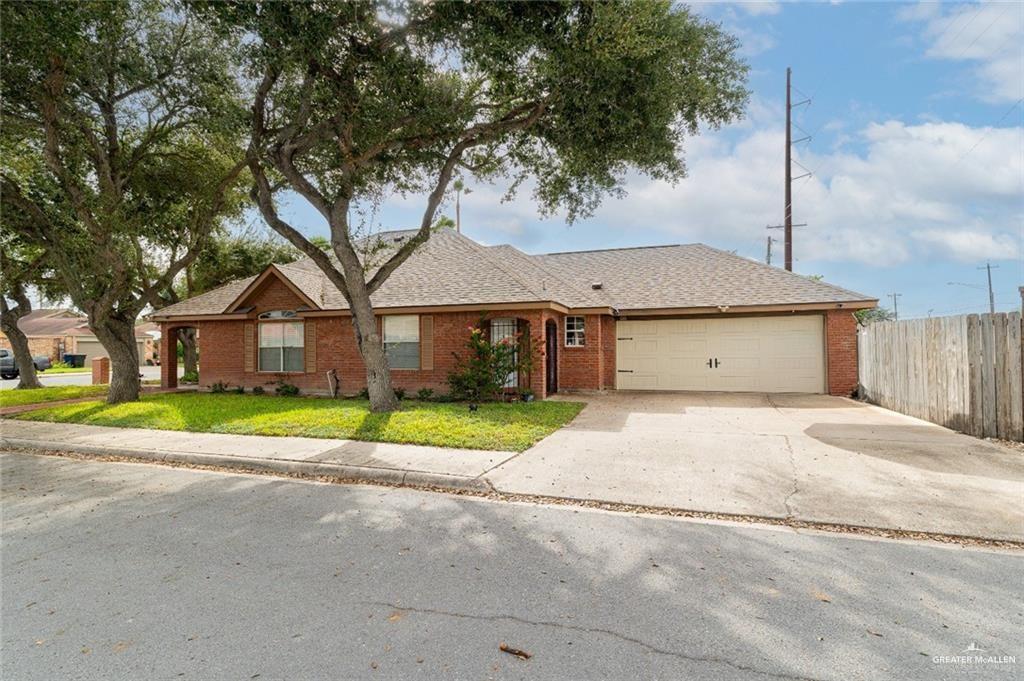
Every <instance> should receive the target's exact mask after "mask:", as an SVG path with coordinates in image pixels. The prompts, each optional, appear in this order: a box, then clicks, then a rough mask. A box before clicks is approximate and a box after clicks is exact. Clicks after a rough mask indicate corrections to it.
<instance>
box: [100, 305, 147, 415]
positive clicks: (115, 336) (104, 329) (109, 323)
mask: <svg viewBox="0 0 1024 681" xmlns="http://www.w3.org/2000/svg"><path fill="white" fill-rule="evenodd" d="M134 321H135V320H134V319H131V320H125V319H119V318H117V317H114V316H110V317H107V318H105V319H102V320H93V319H90V320H89V328H90V329H92V332H93V333H94V334H96V338H98V339H99V341H100V343H102V344H103V349H104V350H106V351H107V356H108V357H109V358H110V390H108V391H107V404H119V403H121V402H134V401H135V400H138V399H139V392H140V391H141V390H142V381H141V380H140V378H139V346H138V343H137V342H136V340H135V323H134Z"/></svg>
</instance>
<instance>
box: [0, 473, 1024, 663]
mask: <svg viewBox="0 0 1024 681" xmlns="http://www.w3.org/2000/svg"><path fill="white" fill-rule="evenodd" d="M3 462H4V475H3V476H2V479H0V482H2V491H3V496H4V499H5V507H6V512H5V516H6V518H5V526H4V543H5V550H4V552H3V555H2V559H3V571H2V574H3V587H4V591H5V593H8V594H15V595H16V597H14V598H5V599H4V603H3V614H4V622H5V624H6V626H5V631H4V650H5V652H7V653H8V655H10V654H11V652H12V651H13V650H17V651H18V657H19V658H21V662H20V664H22V665H25V668H26V669H32V668H34V669H37V670H44V669H47V668H49V667H50V666H51V665H52V664H54V663H53V660H57V659H70V658H74V659H76V660H77V662H76V665H77V666H78V669H79V671H80V673H81V674H82V675H83V676H89V677H92V678H103V677H109V676H116V675H119V674H120V675H123V674H125V673H126V670H135V671H136V673H141V671H142V670H144V669H145V670H152V669H153V668H155V667H154V665H156V666H157V667H159V668H162V669H165V670H173V671H177V672H188V671H192V672H193V673H196V674H200V675H203V673H204V672H208V671H209V669H208V668H206V667H204V665H207V664H208V662H207V660H217V661H218V664H220V665H221V666H222V668H231V669H235V670H237V671H239V672H240V675H241V674H244V675H261V676H263V677H265V678H297V677H305V678H315V677H320V676H323V675H324V674H323V671H324V670H326V669H329V670H330V671H331V676H334V677H337V678H349V677H351V678H361V677H365V676H367V670H368V669H371V668H372V669H375V670H376V673H378V674H383V675H384V676H385V677H387V678H423V677H424V676H427V677H435V678H440V677H446V678H454V677H459V678H462V677H466V678H482V677H489V676H495V675H496V674H497V671H496V670H499V669H501V670H504V671H506V672H511V673H513V675H515V676H519V675H526V676H529V677H530V678H538V679H548V678H550V679H566V678H588V679H599V678H628V677H631V676H635V675H636V674H637V673H638V670H642V671H643V675H644V676H646V677H648V678H711V677H714V678H730V679H738V678H764V677H765V676H769V675H778V676H779V677H780V678H805V677H812V678H822V679H825V678H827V679H846V678H851V677H857V678H867V679H873V678H876V679H884V678H891V677H892V676H893V675H894V674H897V675H900V676H905V677H907V678H933V679H934V678H960V677H961V676H962V670H960V669H951V668H948V667H949V666H946V667H943V666H941V665H936V664H934V663H933V662H932V659H931V656H933V655H955V654H957V653H958V652H959V651H961V650H963V649H964V648H966V647H967V646H968V644H969V643H970V642H971V641H977V642H978V644H979V645H980V646H981V647H983V648H986V649H987V650H989V651H994V652H990V654H1014V653H1015V652H1016V651H1015V650H1013V649H1010V648H1011V647H1012V646H1014V645H1015V643H1016V641H1017V638H1018V637H1017V635H1016V634H1017V628H1018V626H1019V614H1018V613H1017V610H1018V608H1017V606H1016V603H1017V602H1018V600H1019V599H1018V598H1017V588H1016V584H1015V580H1014V579H1013V577H1012V575H1013V573H1014V571H1015V570H1016V567H1017V562H1018V561H1019V556H1013V555H1000V554H995V553H985V552H979V551H963V550H957V549H953V548H945V547H938V546H934V545H920V544H908V543H897V542H879V541H869V540H865V539H859V538H853V537H843V536H821V535H814V534H810V535H797V534H794V533H791V532H785V531H775V530H770V529H764V528H757V527H736V526H726V525H715V524H703V523H694V522H686V521H680V520H675V519H660V518H650V517H637V516H627V515H616V514H608V513H601V512H592V511H577V510H574V509H565V508H549V507H543V506H533V505H524V504H508V503H499V502H490V501H483V500H476V499H464V498H459V497H453V496H448V495H441V494H431V493H422V492H416V491H412V490H400V489H399V490H392V489H382V488H378V487H371V486H365V487H363V486H341V485H337V486H335V485H320V484H313V483H304V482H294V481H286V480H280V479H274V478H259V477H252V476H240V475H219V474H210V473H203V472H197V471H185V470H174V471H171V470H167V469H162V468H159V467H156V466H145V465H127V464H96V463H88V462H78V461H69V460H54V459H50V458H47V457H38V456H29V455H18V454H12V455H7V456H5V457H3ZM99 466H104V467H108V470H107V471H105V472H104V471H101V469H100V468H99ZM101 473H102V474H101ZM69 538H74V539H73V541H69ZM965 589H969V590H970V591H972V592H974V593H975V597H974V598H965V597H964V590H965ZM880 594H889V595H890V596H889V597H887V598H884V599H880V598H879V595H880ZM36 602H37V603H38V605H34V606H33V607H29V606H26V604H30V605H32V604H34V603H36ZM882 604H884V607H883V605H882ZM48 612H50V613H51V614H49V615H48V614H47V613H48ZM57 630H67V631H68V632H73V635H69V636H60V635H56V636H55V635H53V632H54V631H57ZM38 640H43V641H45V643H44V644H42V645H40V644H38V643H34V642H35V641H38ZM115 640H123V641H131V642H132V644H131V646H130V647H129V648H128V649H119V648H118V647H117V646H115V645H112V644H113V641H115ZM453 641H454V642H457V644H453ZM501 642H507V643H508V644H509V645H512V646H515V647H517V648H522V649H525V650H528V651H530V652H531V653H533V658H531V659H530V660H528V661H520V660H515V659H511V658H509V656H507V655H504V654H503V653H501V652H500V651H499V650H498V644H499V643H501ZM83 647H85V648H89V649H90V650H91V651H92V654H90V655H82V654H81V653H80V649H81V648H83ZM308 665H317V666H316V667H311V666H308ZM514 670H518V671H514Z"/></svg>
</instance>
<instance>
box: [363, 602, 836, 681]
mask: <svg viewBox="0 0 1024 681" xmlns="http://www.w3.org/2000/svg"><path fill="white" fill-rule="evenodd" d="M361 603H362V604H363V605H372V606H376V607H380V608H387V609H390V610H397V611H399V612H413V613H419V614H423V615H435V616H439V617H451V618H455V619H467V620H475V621H485V622H515V623H517V624H525V625H527V626H531V627H551V628H554V629H566V630H569V631H575V632H579V633H583V634H601V635H604V636H611V637H612V638H616V639H618V640H620V641H624V642H626V643H630V644H632V645H636V646H639V647H641V648H644V649H645V650H649V651H650V652H652V653H655V654H657V655H666V656H668V657H674V658H677V659H680V660H686V661H687V662H706V663H711V664H721V665H725V666H727V667H730V668H732V669H735V670H738V671H743V672H751V673H753V674H760V675H761V676H765V677H767V678H772V679H788V680H789V681H820V680H818V679H814V678H813V677H808V676H793V675H791V674H778V673H775V672H769V671H764V670H763V669H756V668H754V667H750V666H748V665H744V664H740V663H738V662H733V661H732V660H727V659H725V658H721V657H716V656H713V655H708V656H698V655H687V654H685V653H681V652H679V651H676V650H667V649H665V648H659V647H658V646H656V645H653V644H651V643H648V642H646V641H643V640H641V639H638V638H634V637H632V636H627V635H625V634H622V633H619V632H617V631H613V630H611V629H601V628H598V627H581V626H578V625H574V624H566V623H564V622H553V621H550V620H530V619H526V618H524V617H518V616H516V615H503V614H498V615H475V614H469V613H463V612H452V611H448V610H436V609H433V608H413V607H408V606H401V605H398V604H396V603H388V602H385V601H361Z"/></svg>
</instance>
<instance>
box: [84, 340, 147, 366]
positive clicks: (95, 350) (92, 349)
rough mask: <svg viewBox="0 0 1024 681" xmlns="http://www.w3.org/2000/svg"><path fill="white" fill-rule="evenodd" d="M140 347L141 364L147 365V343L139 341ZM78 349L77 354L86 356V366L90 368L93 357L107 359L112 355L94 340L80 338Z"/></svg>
mask: <svg viewBox="0 0 1024 681" xmlns="http://www.w3.org/2000/svg"><path fill="white" fill-rule="evenodd" d="M138 345H139V364H140V365H145V364H146V357H145V354H146V342H145V341H138ZM77 348H78V349H77V350H76V352H77V354H79V355H85V366H90V364H89V363H90V362H91V361H92V359H93V357H107V356H108V355H109V354H110V353H108V352H107V350H106V348H104V347H103V344H102V343H100V342H99V341H98V340H93V339H91V338H90V339H84V338H79V339H78V345H77Z"/></svg>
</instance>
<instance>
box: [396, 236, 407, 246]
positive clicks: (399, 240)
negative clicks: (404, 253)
mask: <svg viewBox="0 0 1024 681" xmlns="http://www.w3.org/2000/svg"><path fill="white" fill-rule="evenodd" d="M403 241H405V237H404V236H396V237H395V243H396V244H400V243H402V242H403Z"/></svg>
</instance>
